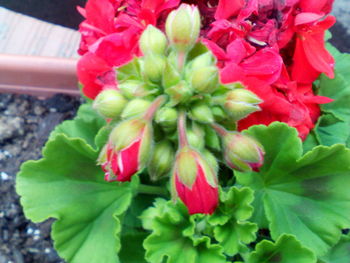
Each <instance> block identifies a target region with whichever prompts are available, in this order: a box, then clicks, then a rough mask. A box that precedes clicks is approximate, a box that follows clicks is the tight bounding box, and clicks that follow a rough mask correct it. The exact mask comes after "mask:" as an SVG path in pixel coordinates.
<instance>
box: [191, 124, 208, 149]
mask: <svg viewBox="0 0 350 263" xmlns="http://www.w3.org/2000/svg"><path fill="white" fill-rule="evenodd" d="M186 135H187V140H188V143H189V145H191V146H192V147H193V148H195V149H203V148H204V144H205V140H204V136H205V133H204V131H203V130H201V129H200V128H199V127H198V126H196V125H192V128H189V129H187V131H186Z"/></svg>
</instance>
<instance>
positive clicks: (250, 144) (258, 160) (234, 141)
mask: <svg viewBox="0 0 350 263" xmlns="http://www.w3.org/2000/svg"><path fill="white" fill-rule="evenodd" d="M223 146H224V157H225V161H226V163H227V164H228V165H229V166H230V167H231V168H233V169H237V170H239V171H243V172H248V171H252V170H254V171H258V169H259V168H260V167H261V166H262V164H263V161H264V149H263V147H262V145H261V144H260V143H259V142H257V141H256V140H255V139H254V138H252V137H250V136H247V135H244V134H242V133H238V132H230V133H227V135H226V136H224V137H223Z"/></svg>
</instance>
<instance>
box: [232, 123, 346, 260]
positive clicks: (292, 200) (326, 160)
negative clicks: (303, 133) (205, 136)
mask: <svg viewBox="0 0 350 263" xmlns="http://www.w3.org/2000/svg"><path fill="white" fill-rule="evenodd" d="M247 133H248V134H250V135H251V136H253V137H255V138H257V139H258V140H259V141H260V143H261V144H262V145H263V146H264V148H265V151H266V155H265V162H264V165H263V166H262V168H261V170H260V173H256V172H252V173H236V175H237V179H238V182H239V183H240V184H242V185H244V186H249V187H251V188H253V189H254V190H255V202H253V206H254V208H255V209H256V210H257V211H260V214H263V212H261V210H264V212H265V214H266V216H267V219H268V221H269V226H270V230H271V235H272V237H273V238H277V237H278V236H279V235H281V234H283V233H288V234H293V235H295V236H296V237H297V238H298V240H300V242H301V243H302V244H303V245H305V246H307V247H309V248H311V249H313V250H314V251H315V252H316V253H317V255H324V254H325V253H326V252H327V251H328V250H329V249H330V248H331V247H332V246H334V245H335V244H336V243H337V242H338V241H339V239H340V235H341V229H342V228H347V227H349V226H350V218H349V216H348V215H349V214H350V202H349V201H350V191H349V188H350V150H349V149H346V148H345V147H344V146H343V145H334V146H333V147H325V146H318V147H316V148H314V149H313V150H312V151H309V152H308V153H306V154H305V155H304V156H301V154H302V151H301V150H302V143H301V141H300V140H299V138H298V135H297V132H296V130H295V129H294V128H290V127H288V126H287V125H286V124H282V123H273V124H271V125H270V126H269V127H266V126H263V125H259V126H254V127H252V128H250V129H249V130H248V131H247ZM260 214H256V216H255V218H257V216H259V215H260Z"/></svg>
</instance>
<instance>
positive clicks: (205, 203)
mask: <svg viewBox="0 0 350 263" xmlns="http://www.w3.org/2000/svg"><path fill="white" fill-rule="evenodd" d="M197 171H198V174H197V177H196V180H195V182H194V184H193V186H192V189H189V188H188V187H187V186H185V185H184V184H182V183H181V182H180V180H179V178H178V176H177V175H176V174H175V187H176V191H177V193H178V195H179V197H180V199H181V200H182V202H184V204H185V205H186V206H187V208H188V211H189V213H190V214H191V215H192V214H197V213H201V214H212V213H213V212H214V211H215V209H216V207H217V205H218V188H217V187H212V186H211V185H210V184H209V183H208V182H207V180H206V178H205V175H204V171H203V168H202V167H201V166H200V165H198V169H197Z"/></svg>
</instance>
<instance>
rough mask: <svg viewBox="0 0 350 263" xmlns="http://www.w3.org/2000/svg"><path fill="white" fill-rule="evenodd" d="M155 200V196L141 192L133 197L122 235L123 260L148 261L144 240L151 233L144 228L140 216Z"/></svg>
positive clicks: (121, 258)
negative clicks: (146, 259)
mask: <svg viewBox="0 0 350 263" xmlns="http://www.w3.org/2000/svg"><path fill="white" fill-rule="evenodd" d="M153 201H154V196H152V195H145V194H139V195H137V196H135V197H134V198H133V200H132V203H131V205H130V206H129V209H128V211H127V212H126V213H125V216H124V218H123V229H122V236H121V243H122V249H121V251H120V253H119V257H120V260H121V262H127V263H141V262H146V261H145V259H144V258H145V253H146V251H145V249H144V248H143V241H144V239H145V238H146V237H147V236H148V234H149V233H148V232H146V231H145V230H144V229H143V228H142V222H141V220H140V216H141V214H142V212H143V211H144V210H145V209H146V208H148V207H150V206H151V205H152V203H153Z"/></svg>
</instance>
